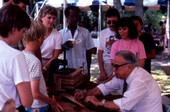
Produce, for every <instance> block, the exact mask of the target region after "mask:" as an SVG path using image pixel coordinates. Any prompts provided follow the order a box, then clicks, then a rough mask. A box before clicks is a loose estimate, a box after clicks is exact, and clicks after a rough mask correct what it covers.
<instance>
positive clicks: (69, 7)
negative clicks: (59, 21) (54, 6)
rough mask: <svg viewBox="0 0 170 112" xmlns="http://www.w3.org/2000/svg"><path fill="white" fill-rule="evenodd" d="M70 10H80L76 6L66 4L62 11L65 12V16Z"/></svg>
mask: <svg viewBox="0 0 170 112" xmlns="http://www.w3.org/2000/svg"><path fill="white" fill-rule="evenodd" d="M70 10H76V11H77V12H78V13H79V12H80V9H79V8H78V7H76V6H68V7H67V8H66V9H65V11H64V14H65V16H66V17H67V16H68V15H69V13H70Z"/></svg>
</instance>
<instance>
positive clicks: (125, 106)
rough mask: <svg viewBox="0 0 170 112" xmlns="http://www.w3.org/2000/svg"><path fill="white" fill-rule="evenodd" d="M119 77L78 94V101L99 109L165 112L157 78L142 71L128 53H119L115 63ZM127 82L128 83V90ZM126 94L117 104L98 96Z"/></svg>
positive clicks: (117, 100)
mask: <svg viewBox="0 0 170 112" xmlns="http://www.w3.org/2000/svg"><path fill="white" fill-rule="evenodd" d="M111 62H112V67H113V71H114V72H115V75H116V77H114V78H113V79H112V80H111V81H109V82H107V83H105V84H100V85H98V86H97V87H96V88H94V89H91V90H90V91H88V92H86V93H83V92H77V93H76V94H75V97H76V98H78V99H83V98H86V99H85V101H86V102H91V103H93V104H94V105H96V106H103V107H104V108H107V109H110V110H121V111H122V112H127V111H131V112H162V101H161V92H160V88H159V86H158V84H157V82H156V81H155V80H154V78H153V77H152V76H151V75H150V74H149V73H148V72H147V71H146V70H144V69H143V68H141V67H138V66H137V65H138V63H137V59H136V57H135V55H134V54H133V53H132V52H130V51H127V50H123V51H119V52H117V53H116V55H115V58H114V59H113V60H111ZM124 82H126V83H127V85H126V90H125V89H124V87H123V86H124V85H125V84H124ZM119 89H120V90H122V94H123V97H122V98H119V99H116V100H113V101H106V100H98V99H97V98H96V97H95V96H99V95H104V96H105V95H108V94H109V93H110V92H112V91H113V90H119Z"/></svg>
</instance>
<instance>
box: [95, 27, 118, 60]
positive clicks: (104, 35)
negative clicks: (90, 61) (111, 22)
mask: <svg viewBox="0 0 170 112" xmlns="http://www.w3.org/2000/svg"><path fill="white" fill-rule="evenodd" d="M110 36H113V37H115V40H117V38H116V32H114V31H111V30H110V29H109V28H106V29H104V30H102V31H101V32H100V36H99V46H98V49H99V50H102V51H103V61H104V63H111V62H110V52H111V46H106V42H108V41H109V38H110Z"/></svg>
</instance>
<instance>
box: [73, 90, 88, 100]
mask: <svg viewBox="0 0 170 112" xmlns="http://www.w3.org/2000/svg"><path fill="white" fill-rule="evenodd" d="M86 96H87V94H86V92H84V91H79V92H76V93H75V94H74V97H75V98H76V99H78V100H82V99H84V98H85V97H86Z"/></svg>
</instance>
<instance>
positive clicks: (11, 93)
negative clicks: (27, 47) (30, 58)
mask: <svg viewBox="0 0 170 112" xmlns="http://www.w3.org/2000/svg"><path fill="white" fill-rule="evenodd" d="M0 46H1V47H0V55H1V56H0V110H1V109H2V107H3V105H4V103H5V102H6V101H7V100H8V99H10V98H12V99H14V100H15V103H16V108H17V107H19V106H20V105H21V103H20V99H19V95H18V92H17V88H16V85H17V84H19V83H21V82H30V80H29V74H28V70H27V64H26V61H25V57H24V54H23V53H22V52H20V51H18V50H16V49H14V48H12V47H10V46H9V45H8V44H6V43H5V42H4V41H2V40H0Z"/></svg>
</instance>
